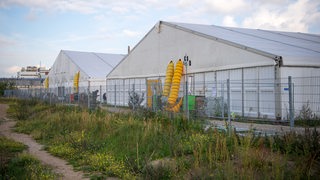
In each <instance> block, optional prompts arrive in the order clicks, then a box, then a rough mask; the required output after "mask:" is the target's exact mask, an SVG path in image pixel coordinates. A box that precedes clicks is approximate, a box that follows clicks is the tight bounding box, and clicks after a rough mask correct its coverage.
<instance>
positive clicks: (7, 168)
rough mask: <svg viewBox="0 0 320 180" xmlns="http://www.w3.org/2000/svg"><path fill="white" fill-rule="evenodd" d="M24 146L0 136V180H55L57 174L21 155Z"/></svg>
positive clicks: (36, 161) (31, 157) (30, 157)
mask: <svg viewBox="0 0 320 180" xmlns="http://www.w3.org/2000/svg"><path fill="white" fill-rule="evenodd" d="M25 149H26V146H25V145H24V144H22V143H18V142H15V141H13V140H10V139H7V138H5V137H2V136H0V160H1V167H0V179H57V178H59V177H61V176H60V175H58V174H55V173H53V171H52V170H51V169H50V168H49V167H46V166H44V165H42V164H41V163H40V161H39V160H37V159H35V158H34V157H33V156H31V155H29V154H26V153H22V151H23V150H25Z"/></svg>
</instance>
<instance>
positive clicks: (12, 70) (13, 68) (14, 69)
mask: <svg viewBox="0 0 320 180" xmlns="http://www.w3.org/2000/svg"><path fill="white" fill-rule="evenodd" d="M20 70H21V67H19V66H10V67H7V68H6V69H5V72H6V73H8V74H14V73H17V72H18V71H20Z"/></svg>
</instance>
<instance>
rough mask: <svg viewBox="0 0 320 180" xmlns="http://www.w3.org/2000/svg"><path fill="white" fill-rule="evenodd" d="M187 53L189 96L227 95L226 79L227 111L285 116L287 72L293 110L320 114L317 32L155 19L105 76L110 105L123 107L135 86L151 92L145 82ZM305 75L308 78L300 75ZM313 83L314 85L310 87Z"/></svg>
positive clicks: (161, 77)
mask: <svg viewBox="0 0 320 180" xmlns="http://www.w3.org/2000/svg"><path fill="white" fill-rule="evenodd" d="M185 55H188V57H189V59H191V61H192V65H191V66H190V67H188V79H189V81H190V87H189V89H190V91H191V92H190V94H194V95H199V96H205V97H206V98H208V97H209V98H210V97H221V96H224V97H225V91H223V89H222V87H221V82H222V81H225V80H226V79H230V81H231V82H239V85H236V83H232V84H231V111H232V112H235V113H237V114H239V115H242V116H253V117H260V118H277V119H279V118H284V117H285V116H287V114H286V112H287V108H288V105H287V101H288V95H287V94H288V92H287V89H288V87H287V86H288V76H292V78H293V82H294V83H295V84H296V85H297V86H296V88H295V93H296V94H305V95H304V96H296V97H295V103H296V104H295V108H296V109H301V107H302V106H303V105H305V104H307V103H310V104H311V106H312V108H313V110H314V111H315V112H320V106H319V103H317V102H320V95H319V93H318V94H317V95H309V96H308V93H310V92H320V89H319V85H320V78H319V77H320V36H319V35H315V34H306V33H295V32H281V31H269V30H261V29H244V28H231V27H220V26H214V25H200V24H185V23H172V22H163V21H160V22H158V23H157V24H156V25H155V26H154V27H153V28H152V29H151V30H150V31H149V32H148V33H147V34H146V35H145V37H144V38H143V39H142V40H141V41H140V42H139V43H138V44H137V45H136V46H135V47H134V48H133V50H132V51H131V52H130V53H129V54H128V55H127V56H126V57H125V58H124V59H123V60H122V61H121V62H120V63H119V64H118V65H117V66H116V67H115V68H114V69H113V70H112V71H111V72H110V73H109V74H108V75H107V92H108V95H109V97H108V103H109V104H118V105H127V101H128V92H129V91H130V88H132V87H133V84H135V87H134V88H135V89H137V90H138V91H140V92H141V93H144V94H145V96H146V97H145V99H146V101H144V104H145V106H148V102H147V99H148V98H150V97H149V96H150V95H152V93H153V92H148V91H150V87H149V86H150V83H149V82H152V81H153V82H161V83H162V84H163V82H164V76H165V73H166V66H167V64H168V62H169V61H170V60H173V61H177V60H178V59H183V58H184V56H185ZM304 78H307V79H304ZM312 85H316V86H312Z"/></svg>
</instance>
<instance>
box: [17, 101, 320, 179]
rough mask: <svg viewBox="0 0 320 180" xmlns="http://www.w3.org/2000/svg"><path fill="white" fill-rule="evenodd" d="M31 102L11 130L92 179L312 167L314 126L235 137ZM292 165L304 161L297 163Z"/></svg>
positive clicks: (158, 117) (267, 173)
mask: <svg viewBox="0 0 320 180" xmlns="http://www.w3.org/2000/svg"><path fill="white" fill-rule="evenodd" d="M37 106H38V105H35V106H31V107H34V108H35V109H36V108H37V109H38V110H37V111H35V110H34V109H33V108H31V110H30V112H32V113H31V114H32V115H31V116H29V117H28V118H27V120H23V121H19V122H18V124H17V128H16V129H17V131H19V132H25V133H29V134H31V135H32V136H33V137H34V138H36V139H38V140H40V141H41V142H43V143H44V144H45V145H46V149H47V150H48V151H49V152H51V153H52V154H54V155H57V156H59V157H63V158H65V159H67V160H68V161H69V162H70V163H71V164H73V165H74V166H75V167H77V168H78V169H81V170H83V171H85V172H87V173H88V174H90V175H91V176H92V177H93V178H106V177H110V176H115V177H120V178H122V179H134V178H147V179H212V178H217V179H257V178H258V179H259V178H266V179H284V178H288V179H291V178H298V179H299V178H304V177H309V178H314V177H317V176H318V174H317V172H320V171H319V170H320V168H319V167H317V166H318V160H319V144H320V142H319V134H317V133H318V132H316V131H306V132H305V134H304V135H297V134H286V135H284V136H280V135H279V136H275V137H266V136H262V135H255V134H254V133H253V132H249V133H248V134H247V135H246V136H239V135H238V134H237V133H235V132H233V131H232V132H219V131H218V130H217V129H214V128H212V129H209V130H208V131H204V130H203V127H202V125H201V122H195V121H187V120H186V119H185V118H183V117H175V118H173V119H171V118H169V117H168V116H167V115H165V114H161V113H154V112H150V111H146V110H142V111H143V112H144V114H145V115H141V113H139V114H136V113H135V114H130V113H129V114H119V113H107V112H104V111H102V110H98V111H87V110H80V109H79V108H76V107H68V108H66V107H61V106H48V105H45V104H42V105H41V106H44V107H37ZM39 109H40V110H39ZM142 114H143V113H142ZM306 139H308V140H307V141H306ZM300 162H308V163H309V164H308V166H306V168H302V163H300ZM301 168H302V169H301Z"/></svg>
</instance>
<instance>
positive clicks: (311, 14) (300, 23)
mask: <svg viewBox="0 0 320 180" xmlns="http://www.w3.org/2000/svg"><path fill="white" fill-rule="evenodd" d="M319 5H320V2H317V1H312V0H311V1H308V0H298V1H296V2H293V3H291V4H287V5H286V6H284V7H283V6H281V7H280V6H278V7H277V8H274V6H270V5H269V6H261V7H259V8H258V9H257V10H256V11H254V12H253V13H252V14H251V15H250V16H249V17H246V18H244V20H243V22H242V26H243V27H250V28H261V29H272V30H285V31H299V32H308V29H309V27H310V25H312V24H314V23H317V22H319V21H320V12H319V10H318V8H319Z"/></svg>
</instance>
